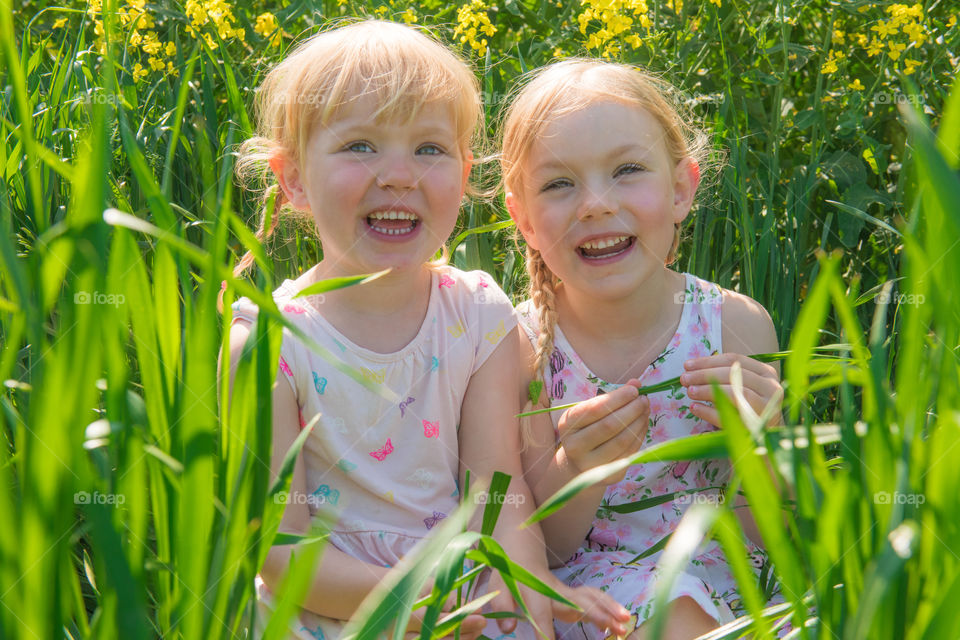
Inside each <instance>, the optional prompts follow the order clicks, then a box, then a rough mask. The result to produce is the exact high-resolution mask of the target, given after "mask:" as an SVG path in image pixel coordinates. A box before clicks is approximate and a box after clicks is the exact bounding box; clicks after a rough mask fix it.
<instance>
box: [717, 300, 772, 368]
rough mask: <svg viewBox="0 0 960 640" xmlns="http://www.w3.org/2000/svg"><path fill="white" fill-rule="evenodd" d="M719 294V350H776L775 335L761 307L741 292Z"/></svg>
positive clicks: (731, 351) (768, 315) (730, 351)
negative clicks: (720, 345) (721, 310)
mask: <svg viewBox="0 0 960 640" xmlns="http://www.w3.org/2000/svg"><path fill="white" fill-rule="evenodd" d="M721 291H722V292H723V350H724V351H725V352H728V353H743V354H745V355H750V354H754V353H770V352H772V351H778V350H779V348H780V347H779V346H778V344H777V332H776V330H775V329H774V327H773V320H771V319H770V314H769V313H767V310H766V309H764V308H763V305H762V304H760V303H759V302H757V301H756V300H754V299H753V298H751V297H750V296H745V295H743V294H742V293H737V292H736V291H730V290H729V289H721Z"/></svg>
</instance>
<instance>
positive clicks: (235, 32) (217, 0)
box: [184, 0, 247, 49]
mask: <svg viewBox="0 0 960 640" xmlns="http://www.w3.org/2000/svg"><path fill="white" fill-rule="evenodd" d="M184 10H185V11H186V14H187V17H188V18H190V24H188V25H187V33H189V34H190V35H192V36H196V35H197V33H200V32H201V30H202V29H203V27H205V26H207V25H212V26H213V27H215V28H216V30H217V35H218V36H220V40H230V39H231V38H237V39H238V40H244V39H245V38H246V35H247V34H246V32H245V31H244V30H243V29H241V28H240V27H236V26H234V24H233V21H234V20H236V18H234V17H233V8H232V7H231V6H230V5H229V4H228V3H227V2H226V1H225V0H187V5H186V7H184ZM202 35H203V39H204V41H205V42H206V43H207V46H208V47H210V48H211V49H216V48H217V41H216V40H215V39H214V38H213V36H212V35H211V34H210V32H209V31H203V32H202Z"/></svg>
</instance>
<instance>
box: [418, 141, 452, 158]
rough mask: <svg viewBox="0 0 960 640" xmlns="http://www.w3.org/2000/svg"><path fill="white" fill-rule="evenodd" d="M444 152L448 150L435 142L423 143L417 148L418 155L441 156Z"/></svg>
mask: <svg viewBox="0 0 960 640" xmlns="http://www.w3.org/2000/svg"><path fill="white" fill-rule="evenodd" d="M443 153H446V152H445V151H444V150H443V149H442V148H441V147H440V146H438V145H435V144H433V143H428V144H424V145H421V146H420V147H419V148H418V149H417V155H419V156H439V155H441V154H443Z"/></svg>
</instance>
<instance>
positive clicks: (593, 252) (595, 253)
mask: <svg viewBox="0 0 960 640" xmlns="http://www.w3.org/2000/svg"><path fill="white" fill-rule="evenodd" d="M629 246H630V238H626V239H625V240H621V241H620V242H618V243H617V244H614V245H610V246H609V247H604V248H603V249H588V248H587V247H580V251H581V253H583V255H584V256H586V257H588V258H603V257H605V256H609V255H612V254H614V253H618V252H620V251H623V250H624V249H626V248H627V247H629Z"/></svg>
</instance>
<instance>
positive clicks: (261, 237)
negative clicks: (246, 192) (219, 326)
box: [217, 184, 284, 313]
mask: <svg viewBox="0 0 960 640" xmlns="http://www.w3.org/2000/svg"><path fill="white" fill-rule="evenodd" d="M283 205H284V195H283V189H281V188H280V186H279V185H277V184H273V185H271V186H269V187H267V188H266V190H265V191H264V192H263V212H262V213H261V215H260V225H259V227H258V228H257V233H256V238H257V240H258V241H259V242H260V244H263V243H265V242H266V241H267V240H269V239H270V237H271V236H272V235H273V232H274V231H276V229H277V221H278V220H279V219H280V215H279V214H280V209H281V208H282V207H283ZM268 219H269V226H268ZM253 263H254V256H253V252H252V251H247V252H246V253H245V254H243V257H242V258H240V262H238V263H237V266H235V267H234V268H233V277H234V278H239V277H241V276H242V275H243V274H244V273H246V272H247V270H248V269H249V268H250V267H251V266H253ZM226 285H227V283H226V282H224V283H223V287H222V288H221V289H220V295H219V296H218V297H217V310H218V311H220V313H223V292H224V290H225V289H226Z"/></svg>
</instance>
